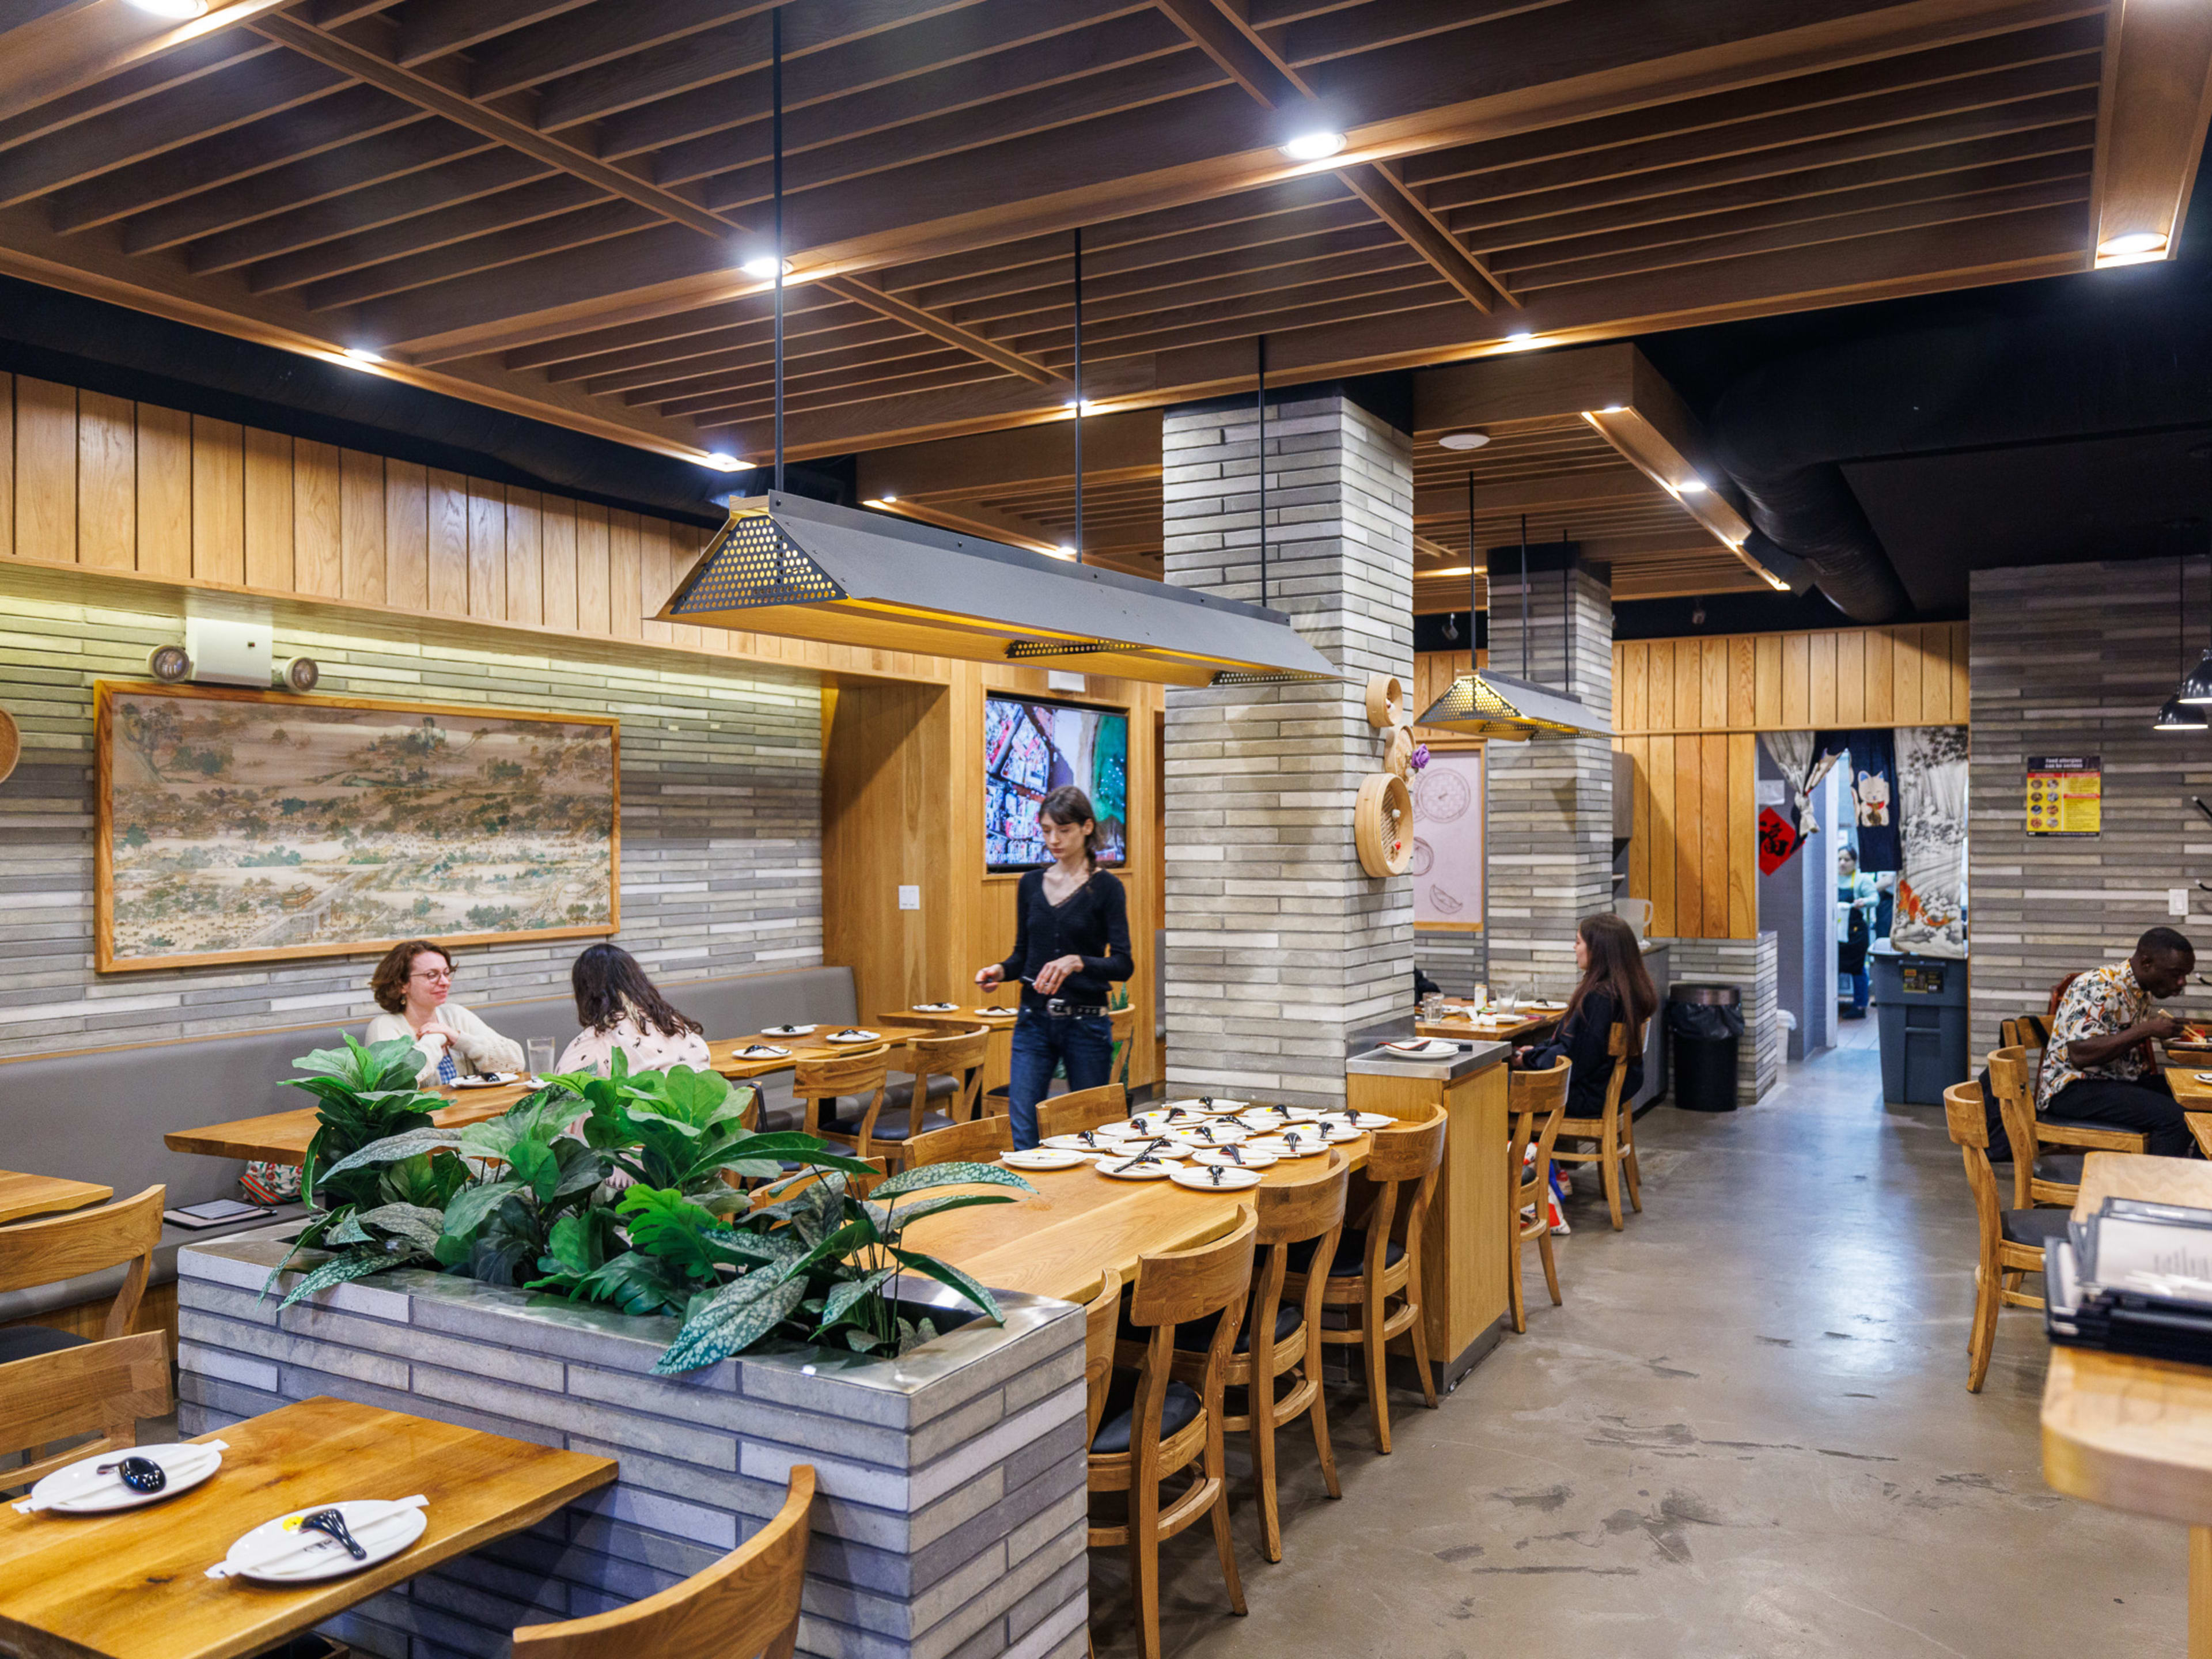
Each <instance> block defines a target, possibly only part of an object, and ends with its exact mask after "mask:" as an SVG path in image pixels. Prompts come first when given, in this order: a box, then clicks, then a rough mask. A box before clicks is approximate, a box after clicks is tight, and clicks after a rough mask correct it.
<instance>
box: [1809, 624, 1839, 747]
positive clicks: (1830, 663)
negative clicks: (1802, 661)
mask: <svg viewBox="0 0 2212 1659" xmlns="http://www.w3.org/2000/svg"><path fill="white" fill-rule="evenodd" d="M1812 646H1813V694H1812V696H1811V698H1810V699H1809V702H1808V707H1807V709H1806V718H1807V720H1808V721H1809V722H1810V723H1811V725H1812V726H1814V729H1816V730H1818V729H1820V728H1822V727H1825V726H1833V725H1834V724H1835V723H1836V636H1835V635H1833V634H1832V633H1820V634H1815V635H1813V639H1812Z"/></svg>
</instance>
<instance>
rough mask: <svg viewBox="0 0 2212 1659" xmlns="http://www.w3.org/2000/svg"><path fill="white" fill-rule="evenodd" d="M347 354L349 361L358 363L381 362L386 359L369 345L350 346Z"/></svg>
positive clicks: (346, 350)
mask: <svg viewBox="0 0 2212 1659" xmlns="http://www.w3.org/2000/svg"><path fill="white" fill-rule="evenodd" d="M345 355H346V357H347V359H348V360H349V362H356V363H380V362H383V361H384V359H383V358H381V357H380V356H377V354H376V353H374V351H371V350H370V349H368V347H367V346H348V347H347V348H346V349H345Z"/></svg>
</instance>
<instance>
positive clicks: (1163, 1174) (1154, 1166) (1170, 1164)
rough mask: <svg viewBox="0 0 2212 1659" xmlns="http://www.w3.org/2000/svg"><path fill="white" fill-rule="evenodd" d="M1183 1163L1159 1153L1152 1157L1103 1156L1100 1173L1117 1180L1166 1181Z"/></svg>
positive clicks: (1099, 1161) (1099, 1166)
mask: <svg viewBox="0 0 2212 1659" xmlns="http://www.w3.org/2000/svg"><path fill="white" fill-rule="evenodd" d="M1181 1168H1182V1164H1179V1163H1176V1161H1175V1160H1173V1159H1171V1158H1161V1157H1158V1156H1157V1155H1155V1156H1153V1157H1151V1158H1100V1159H1099V1160H1098V1173H1099V1174H1100V1175H1103V1176H1113V1177H1114V1179H1115V1180H1116V1181H1164V1180H1166V1179H1167V1178H1168V1177H1169V1176H1171V1175H1173V1174H1174V1173H1175V1172H1176V1170H1180V1169H1181Z"/></svg>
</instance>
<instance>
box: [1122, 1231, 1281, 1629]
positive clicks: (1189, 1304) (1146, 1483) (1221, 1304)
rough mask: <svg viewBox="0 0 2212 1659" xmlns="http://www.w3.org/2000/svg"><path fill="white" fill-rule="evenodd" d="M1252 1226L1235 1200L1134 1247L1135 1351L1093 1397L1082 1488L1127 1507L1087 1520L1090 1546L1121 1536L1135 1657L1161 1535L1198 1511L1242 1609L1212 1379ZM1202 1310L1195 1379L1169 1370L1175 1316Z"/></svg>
mask: <svg viewBox="0 0 2212 1659" xmlns="http://www.w3.org/2000/svg"><path fill="white" fill-rule="evenodd" d="M1256 1230H1257V1223H1256V1222H1255V1218H1254V1216H1253V1213H1252V1211H1251V1210H1250V1209H1249V1208H1248V1207H1246V1206H1243V1205H1239V1206H1237V1222H1236V1225H1235V1226H1234V1227H1233V1228H1232V1229H1231V1231H1229V1233H1228V1234H1227V1235H1226V1236H1225V1237H1221V1238H1218V1239H1216V1240H1215V1241H1214V1242H1213V1243H1211V1244H1201V1245H1200V1246H1199V1247H1198V1248H1197V1249H1192V1250H1178V1251H1175V1252H1173V1253H1172V1254H1170V1255H1148V1256H1145V1257H1143V1258H1141V1259H1140V1261H1139V1263H1138V1267H1137V1288H1136V1290H1135V1291H1134V1292H1133V1293H1132V1295H1131V1297H1130V1298H1129V1322H1130V1324H1131V1325H1133V1327H1134V1328H1136V1329H1137V1330H1138V1331H1139V1333H1142V1334H1144V1341H1143V1343H1142V1345H1141V1346H1139V1345H1137V1344H1135V1343H1131V1342H1126V1341H1125V1342H1123V1343H1121V1344H1120V1345H1119V1351H1118V1352H1117V1355H1116V1358H1119V1359H1124V1360H1126V1359H1127V1358H1131V1357H1132V1356H1134V1357H1135V1358H1136V1359H1137V1364H1136V1368H1135V1370H1121V1369H1116V1370H1115V1371H1114V1372H1113V1374H1112V1376H1111V1377H1110V1378H1109V1381H1108V1384H1107V1389H1106V1398H1105V1400H1104V1401H1103V1403H1101V1404H1100V1405H1099V1406H1098V1407H1096V1412H1097V1420H1098V1427H1097V1430H1096V1431H1094V1432H1093V1434H1092V1435H1091V1491H1092V1492H1126V1493H1127V1495H1128V1505H1129V1512H1128V1516H1127V1521H1126V1522H1125V1523H1124V1524H1123V1525H1121V1526H1118V1527H1101V1526H1096V1525H1094V1526H1092V1527H1091V1548H1093V1549H1103V1548H1107V1547H1114V1546H1120V1547H1125V1548H1127V1551H1128V1552H1129V1588H1130V1591H1131V1594H1132V1595H1133V1596H1134V1597H1135V1599H1136V1603H1137V1621H1138V1630H1139V1638H1140V1640H1141V1644H1142V1648H1143V1652H1144V1659H1160V1541H1161V1540H1163V1539H1166V1538H1173V1537H1174V1536H1176V1534H1178V1533H1181V1532H1182V1531H1184V1530H1185V1529H1187V1528H1190V1527H1192V1526H1194V1525H1196V1524H1197V1523H1198V1522H1199V1521H1200V1519H1201V1518H1210V1519H1211V1520H1212V1522H1213V1542H1214V1547H1215V1548H1216V1549H1218V1551H1219V1552H1220V1554H1221V1576H1222V1577H1223V1578H1225V1580H1227V1581H1228V1585H1229V1605H1230V1607H1231V1609H1232V1610H1234V1611H1235V1612H1237V1613H1239V1614H1242V1613H1243V1611H1244V1586H1243V1581H1242V1580H1240V1579H1239V1578H1238V1577H1237V1549H1236V1546H1235V1544H1234V1542H1233V1541H1231V1537H1230V1534H1229V1479H1228V1469H1227V1462H1226V1458H1225V1455H1224V1452H1223V1449H1222V1436H1221V1391H1222V1377H1223V1374H1224V1372H1225V1370H1226V1369H1227V1365H1228V1359H1229V1345H1230V1342H1231V1340H1232V1339H1233V1338H1234V1336H1235V1335H1236V1332H1237V1326H1238V1324H1239V1323H1241V1322H1243V1316H1244V1304H1245V1301H1246V1299H1247V1297H1249V1295H1250V1292H1251V1289H1252V1242H1253V1238H1254V1237H1255V1232H1256ZM1101 1317H1103V1314H1102V1315H1101ZM1208 1317H1211V1318H1212V1319H1213V1321H1214V1327H1213V1340H1212V1342H1211V1343H1209V1344H1208V1345H1207V1347H1206V1365H1205V1374H1204V1376H1203V1378H1202V1380H1201V1382H1200V1386H1199V1387H1198V1388H1197V1389H1192V1388H1191V1387H1190V1385H1189V1384H1188V1383H1182V1382H1178V1381H1176V1380H1175V1379H1174V1377H1173V1376H1172V1375H1171V1373H1172V1372H1173V1370H1174V1364H1175V1333H1176V1326H1178V1325H1188V1324H1190V1323H1191V1322H1194V1321H1195V1320H1200V1319H1206V1318H1208ZM1087 1330H1088V1325H1087V1323H1086V1331H1087ZM1194 1463H1196V1464H1198V1465H1199V1466H1200V1468H1199V1473H1198V1474H1197V1476H1196V1477H1195V1478H1194V1480H1193V1481H1192V1483H1191V1485H1190V1486H1189V1487H1188V1489H1187V1490H1186V1491H1185V1492H1183V1493H1182V1495H1181V1496H1180V1497H1178V1498H1176V1499H1175V1501H1174V1502H1173V1503H1171V1504H1168V1505H1167V1506H1166V1507H1165V1508H1163V1507H1162V1506H1161V1503H1160V1483H1161V1482H1162V1481H1163V1480H1165V1479H1166V1478H1167V1477H1168V1476H1170V1475H1171V1474H1178V1473H1180V1472H1181V1471H1182V1470H1183V1469H1186V1468H1189V1467H1190V1466H1191V1465H1192V1464H1194Z"/></svg>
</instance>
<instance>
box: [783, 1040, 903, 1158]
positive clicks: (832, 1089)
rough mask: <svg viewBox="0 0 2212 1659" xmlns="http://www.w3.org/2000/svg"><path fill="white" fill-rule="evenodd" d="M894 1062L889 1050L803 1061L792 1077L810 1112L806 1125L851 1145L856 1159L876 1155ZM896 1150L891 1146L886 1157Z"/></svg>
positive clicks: (793, 1088) (802, 1123) (804, 1120)
mask: <svg viewBox="0 0 2212 1659" xmlns="http://www.w3.org/2000/svg"><path fill="white" fill-rule="evenodd" d="M890 1061H891V1052H890V1048H889V1047H887V1046H885V1047H878V1048H866V1049H863V1050H862V1051H861V1052H860V1053H859V1054H830V1055H827V1056H825V1057H823V1058H821V1059H809V1060H800V1061H799V1063H798V1064H797V1065H796V1066H793V1068H792V1073H791V1092H792V1095H793V1098H795V1099H796V1100H798V1102H799V1104H800V1106H801V1107H802V1108H803V1109H804V1110H805V1117H804V1118H802V1119H801V1121H800V1127H802V1128H804V1129H805V1132H806V1133H808V1134H811V1135H817V1136H819V1137H820V1138H821V1139H823V1140H832V1141H836V1143H837V1144H838V1145H840V1146H848V1147H850V1148H851V1149H852V1152H853V1156H854V1157H855V1158H873V1157H875V1156H876V1152H875V1150H874V1147H873V1146H872V1142H873V1141H874V1139H875V1138H876V1133H877V1129H876V1125H877V1121H878V1119H879V1118H880V1117H881V1116H882V1115H883V1109H884V1090H885V1089H886V1088H888V1087H889V1086H890ZM892 1150H893V1149H891V1148H888V1147H887V1148H885V1153H886V1155H889V1153H890V1152H891V1151H892Z"/></svg>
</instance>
